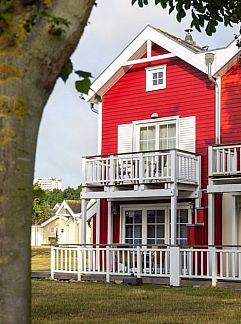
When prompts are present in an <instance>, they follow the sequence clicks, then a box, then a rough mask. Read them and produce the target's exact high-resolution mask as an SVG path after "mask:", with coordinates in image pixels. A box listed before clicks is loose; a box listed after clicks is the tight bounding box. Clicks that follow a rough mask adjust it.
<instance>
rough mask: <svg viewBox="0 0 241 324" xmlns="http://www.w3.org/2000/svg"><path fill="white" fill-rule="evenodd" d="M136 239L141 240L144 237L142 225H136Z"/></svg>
mask: <svg viewBox="0 0 241 324" xmlns="http://www.w3.org/2000/svg"><path fill="white" fill-rule="evenodd" d="M133 237H134V238H141V237H142V226H141V225H135V226H134V235H133Z"/></svg>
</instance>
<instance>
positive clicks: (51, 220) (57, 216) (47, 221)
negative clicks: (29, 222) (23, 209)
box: [41, 215, 68, 227]
mask: <svg viewBox="0 0 241 324" xmlns="http://www.w3.org/2000/svg"><path fill="white" fill-rule="evenodd" d="M57 218H59V215H54V216H52V217H50V218H49V219H47V220H46V221H45V222H43V223H42V224H41V227H45V226H46V225H48V224H49V223H51V222H53V221H54V220H56V219H57ZM62 219H63V220H64V221H65V222H67V220H68V218H67V217H65V216H62Z"/></svg>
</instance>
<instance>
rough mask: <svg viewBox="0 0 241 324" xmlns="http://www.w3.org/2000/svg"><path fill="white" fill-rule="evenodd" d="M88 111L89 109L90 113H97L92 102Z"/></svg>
mask: <svg viewBox="0 0 241 324" xmlns="http://www.w3.org/2000/svg"><path fill="white" fill-rule="evenodd" d="M90 109H91V111H93V112H94V113H95V114H98V113H99V111H98V109H96V108H95V105H94V104H93V102H91V104H90Z"/></svg>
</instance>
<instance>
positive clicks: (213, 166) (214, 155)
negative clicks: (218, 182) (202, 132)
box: [209, 144, 241, 176]
mask: <svg viewBox="0 0 241 324" xmlns="http://www.w3.org/2000/svg"><path fill="white" fill-rule="evenodd" d="M240 153H241V144H233V145H215V146H210V147H209V176H234V175H241V154H240Z"/></svg>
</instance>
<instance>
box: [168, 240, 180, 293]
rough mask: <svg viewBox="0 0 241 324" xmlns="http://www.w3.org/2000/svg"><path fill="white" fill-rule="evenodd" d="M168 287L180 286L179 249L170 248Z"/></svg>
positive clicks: (175, 247) (177, 247) (176, 247)
mask: <svg viewBox="0 0 241 324" xmlns="http://www.w3.org/2000/svg"><path fill="white" fill-rule="evenodd" d="M170 286H174V287H178V286H180V248H179V246H170Z"/></svg>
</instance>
